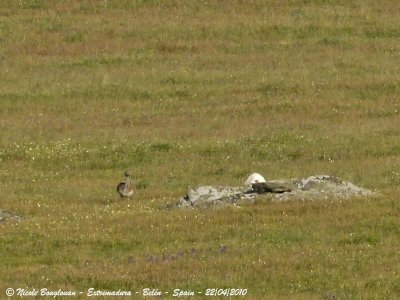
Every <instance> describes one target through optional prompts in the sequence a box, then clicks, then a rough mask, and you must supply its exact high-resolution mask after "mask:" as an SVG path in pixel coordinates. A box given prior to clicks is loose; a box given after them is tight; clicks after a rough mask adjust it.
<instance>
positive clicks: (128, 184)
mask: <svg viewBox="0 0 400 300" xmlns="http://www.w3.org/2000/svg"><path fill="white" fill-rule="evenodd" d="M130 187H131V179H130V178H129V177H128V176H126V177H125V189H128V188H130Z"/></svg>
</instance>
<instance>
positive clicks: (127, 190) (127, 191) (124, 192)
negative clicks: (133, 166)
mask: <svg viewBox="0 0 400 300" xmlns="http://www.w3.org/2000/svg"><path fill="white" fill-rule="evenodd" d="M124 176H125V182H120V183H118V185H117V192H118V194H119V195H120V196H121V198H123V197H125V198H130V197H132V196H133V189H132V187H131V178H130V175H129V174H128V173H127V172H125V173H124Z"/></svg>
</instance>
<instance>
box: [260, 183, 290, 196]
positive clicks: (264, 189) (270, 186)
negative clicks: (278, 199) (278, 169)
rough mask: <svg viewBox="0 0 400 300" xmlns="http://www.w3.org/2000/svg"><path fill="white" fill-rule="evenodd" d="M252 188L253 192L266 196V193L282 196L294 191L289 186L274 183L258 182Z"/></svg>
mask: <svg viewBox="0 0 400 300" xmlns="http://www.w3.org/2000/svg"><path fill="white" fill-rule="evenodd" d="M252 188H253V191H254V192H256V193H257V194H264V193H275V194H281V193H286V192H291V191H292V189H291V188H290V187H289V186H285V185H282V184H277V183H273V182H256V183H253V184H252Z"/></svg>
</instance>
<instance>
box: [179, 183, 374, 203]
mask: <svg viewBox="0 0 400 300" xmlns="http://www.w3.org/2000/svg"><path fill="white" fill-rule="evenodd" d="M276 187H279V188H276ZM376 194H377V193H375V192H372V191H370V190H368V189H365V188H362V187H358V186H356V185H354V184H353V183H351V182H346V181H342V180H340V179H339V178H337V177H335V176H329V175H316V176H310V177H308V178H305V179H281V180H272V181H268V182H266V183H263V184H262V186H257V185H253V188H250V189H249V188H241V187H214V186H200V187H197V188H195V189H191V190H189V192H188V194H187V195H186V196H184V197H182V198H181V199H180V200H179V201H178V203H177V204H176V205H173V206H175V207H192V208H193V207H200V208H205V207H210V206H219V207H223V206H226V205H230V204H234V205H240V204H242V203H252V202H254V200H255V199H256V198H260V199H263V200H266V201H287V200H301V201H304V200H317V199H328V198H329V199H343V198H351V197H357V196H374V195H376Z"/></svg>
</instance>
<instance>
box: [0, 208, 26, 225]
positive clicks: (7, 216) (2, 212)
mask: <svg viewBox="0 0 400 300" xmlns="http://www.w3.org/2000/svg"><path fill="white" fill-rule="evenodd" d="M21 219H22V218H21V217H20V216H17V215H16V214H15V213H14V212H12V211H10V210H7V209H0V222H3V221H6V220H21Z"/></svg>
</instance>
